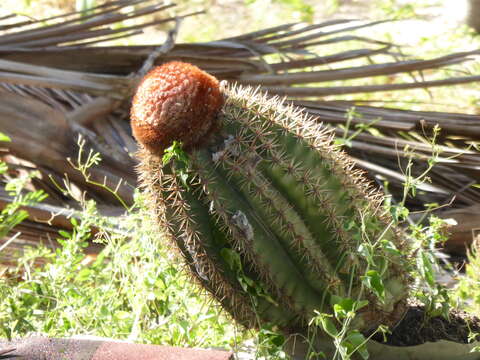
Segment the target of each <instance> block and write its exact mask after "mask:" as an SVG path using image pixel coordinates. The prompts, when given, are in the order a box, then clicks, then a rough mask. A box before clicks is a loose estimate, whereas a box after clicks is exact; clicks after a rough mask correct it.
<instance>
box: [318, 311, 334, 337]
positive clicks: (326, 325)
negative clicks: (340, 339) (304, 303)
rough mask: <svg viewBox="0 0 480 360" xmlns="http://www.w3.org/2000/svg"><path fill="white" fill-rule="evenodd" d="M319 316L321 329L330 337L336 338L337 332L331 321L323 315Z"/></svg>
mask: <svg viewBox="0 0 480 360" xmlns="http://www.w3.org/2000/svg"><path fill="white" fill-rule="evenodd" d="M320 316H321V317H320V325H322V329H323V330H324V331H325V332H326V333H327V334H328V335H330V336H331V337H337V336H338V330H337V328H336V326H335V324H334V323H333V322H332V320H330V318H329V317H328V316H327V315H325V314H321V315H320Z"/></svg>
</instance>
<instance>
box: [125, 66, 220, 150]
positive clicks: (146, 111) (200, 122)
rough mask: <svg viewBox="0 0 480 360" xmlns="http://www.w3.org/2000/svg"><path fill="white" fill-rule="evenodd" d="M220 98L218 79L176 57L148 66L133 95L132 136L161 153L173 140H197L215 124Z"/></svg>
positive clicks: (191, 143) (187, 142) (191, 142)
mask: <svg viewBox="0 0 480 360" xmlns="http://www.w3.org/2000/svg"><path fill="white" fill-rule="evenodd" d="M223 102H224V99H223V95H222V93H221V91H220V86H219V82H218V80H217V79H216V78H215V77H213V76H211V75H209V74H207V73H206V72H204V71H202V70H200V69H199V68H198V67H196V66H194V65H191V64H187V63H182V62H178V61H173V62H169V63H166V64H163V65H161V66H158V67H156V68H154V69H153V70H151V71H150V72H149V73H148V74H147V75H146V76H145V77H144V78H143V80H142V81H141V83H140V85H139V86H138V88H137V91H136V94H135V96H134V98H133V103H132V108H131V125H132V131H133V135H134V137H135V138H136V139H137V141H138V142H139V143H141V144H142V145H143V146H144V147H145V148H147V149H148V150H149V151H150V152H152V153H155V154H159V155H160V154H162V153H163V151H164V150H165V149H166V148H167V147H168V146H170V145H171V144H172V143H173V141H174V140H176V141H179V142H182V144H183V146H184V148H190V147H193V146H195V145H197V144H198V143H200V142H201V141H202V140H203V139H204V138H205V137H206V136H207V135H208V132H209V131H211V130H212V129H214V128H215V122H216V117H217V114H218V112H219V111H220V109H221V107H222V105H223Z"/></svg>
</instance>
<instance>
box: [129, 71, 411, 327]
mask: <svg viewBox="0 0 480 360" xmlns="http://www.w3.org/2000/svg"><path fill="white" fill-rule="evenodd" d="M172 64H175V66H174V67H175V72H176V73H177V70H178V69H177V68H179V69H180V70H181V69H182V66H183V65H182V64H181V63H170V64H166V65H163V66H162V67H160V68H158V69H155V70H154V71H153V73H154V75H147V78H148V77H149V76H158V74H161V73H162V71H164V72H167V73H168V72H169V71H170V70H169V69H168V67H169V66H170V67H172V66H173V65H172ZM188 66H190V65H188ZM162 68H163V69H162ZM195 69H196V68H195ZM180 70H178V71H180ZM197 70H198V69H196V70H195V71H197ZM185 71H186V72H187V73H188V72H190V71H191V68H188V67H187V68H186V69H185ZM180 72H181V71H180ZM155 74H156V75H155ZM195 74H196V73H195ZM162 76H163V75H162ZM174 77H175V76H173V77H172V76H170V75H168V76H167V75H165V76H163V79H167V80H162V81H165V82H166V84H167V85H164V86H165V87H166V88H168V89H171V88H174V89H177V90H178V91H177V93H176V94H174V95H172V98H175V97H178V98H179V99H180V100H181V101H180V102H181V103H182V106H184V107H187V109H183V110H182V111H183V112H184V114H185V115H184V116H183V118H182V119H180V120H179V116H172V121H177V122H178V121H183V122H184V123H185V124H186V125H185V128H186V129H187V130H186V131H187V133H188V134H187V135H188V136H187V135H185V134H183V133H181V131H180V130H179V132H180V133H179V134H178V139H179V140H181V141H182V142H183V144H185V143H187V145H188V146H184V147H183V150H180V149H178V148H172V147H170V148H169V149H168V151H169V154H170V155H171V154H172V151H173V152H175V151H177V153H176V154H177V156H173V158H172V159H171V161H169V162H168V163H166V162H165V161H164V160H165V157H164V156H165V151H166V145H165V144H164V142H165V141H163V140H158V139H154V140H152V137H151V136H150V135H151V133H152V131H150V130H148V134H149V136H150V137H149V141H150V142H149V143H148V144H146V145H145V144H143V146H141V149H140V151H139V158H140V165H139V174H140V181H141V184H142V186H143V187H144V189H145V192H146V193H147V199H148V200H149V202H150V207H151V210H152V213H153V216H154V218H155V219H157V221H158V224H159V231H162V233H163V234H164V235H165V236H167V237H168V238H170V239H171V240H172V241H173V242H174V243H175V244H176V245H177V246H178V248H179V249H180V251H181V253H182V254H183V256H184V258H185V260H186V262H187V264H188V266H189V268H190V271H191V273H192V274H193V275H194V277H195V279H196V280H197V281H198V282H199V283H200V284H201V285H202V286H203V287H205V288H206V289H207V290H208V291H209V292H210V293H211V294H212V295H213V296H214V297H215V298H216V299H218V301H220V303H221V304H222V305H223V307H224V308H225V309H226V310H227V311H229V312H230V313H231V314H232V315H233V317H234V318H235V319H237V320H238V321H239V322H241V323H242V324H244V325H246V326H249V327H255V326H258V325H259V324H258V321H259V320H260V321H265V322H270V323H274V324H277V325H279V326H280V327H281V328H283V329H285V330H290V331H291V330H293V329H295V330H297V329H302V328H304V327H305V325H306V324H307V322H308V321H309V319H310V318H311V317H312V316H313V315H314V311H320V312H332V309H331V306H332V305H331V304H332V301H333V299H334V298H335V296H340V297H342V298H345V297H348V298H351V299H355V300H358V299H363V300H368V305H367V306H365V307H364V308H362V309H361V310H360V313H359V314H358V315H357V317H356V322H355V326H356V327H357V328H358V329H360V330H368V329H369V328H372V327H375V326H377V325H379V324H381V323H383V324H388V325H391V324H394V323H395V322H396V321H398V320H399V318H400V317H401V316H402V314H403V312H404V311H405V308H406V296H407V293H408V283H409V278H408V275H407V274H406V271H405V261H406V259H405V258H404V257H403V256H402V255H401V252H400V251H398V250H399V249H402V248H403V247H404V244H403V242H402V237H401V236H400V234H399V232H398V231H397V229H396V228H395V227H394V226H392V222H391V220H390V219H389V217H388V216H387V215H386V214H384V210H383V207H382V202H383V196H382V195H381V194H380V193H378V192H377V191H375V190H373V189H372V188H371V186H370V184H369V183H368V182H367V181H366V180H365V179H364V177H363V175H362V173H361V172H359V171H357V170H354V169H353V164H352V162H351V161H350V160H349V159H348V158H347V156H346V155H345V154H344V153H343V152H341V151H338V150H337V149H335V147H334V146H332V133H331V132H330V131H329V130H327V129H326V128H325V127H323V126H322V125H321V124H319V123H318V121H317V120H315V119H311V118H308V117H305V116H304V115H303V114H302V111H301V109H296V108H294V107H292V106H289V105H285V104H283V103H282V101H281V100H279V99H278V98H269V97H267V96H266V95H264V94H261V93H259V92H257V91H255V90H253V89H251V88H245V87H236V86H232V87H227V86H225V87H224V88H222V89H221V91H220V92H219V94H220V93H221V96H222V99H221V101H220V99H217V100H215V101H211V102H210V103H214V104H215V106H217V105H218V104H223V106H221V109H220V106H218V107H219V110H218V113H216V114H215V115H212V112H211V111H210V110H209V111H207V112H208V114H207V117H208V119H207V120H206V121H208V122H209V124H208V125H206V126H204V125H201V126H200V125H198V123H199V119H198V118H197V117H191V115H189V114H191V113H195V114H198V113H201V111H199V110H197V109H193V110H191V109H190V108H188V107H193V108H195V107H198V106H202V101H201V100H195V99H194V100H192V101H186V100H185V99H186V98H188V96H187V95H188V94H187V95H186V94H184V93H185V92H188V91H191V89H192V88H196V87H195V86H193V85H192V84H194V83H196V82H203V81H204V80H203V79H200V80H199V78H198V77H196V75H192V76H190V77H189V76H188V74H187V75H185V76H183V75H182V78H181V79H180V80H176V79H174ZM172 79H173V80H172ZM185 79H187V80H186V81H187V82H190V84H187V85H185V86H184V85H182V84H186V82H185ZM150 80H151V79H150ZM152 81H153V80H152ZM159 81H160V80H159ZM208 81H209V84H208V86H207V88H214V90H207V91H206V92H207V93H208V94H210V93H212V92H215V91H216V90H215V89H217V87H218V83H217V82H216V80H215V79H213V78H212V79H209V80H208ZM172 82H173V83H174V84H173V85H172ZM199 86H200V85H199ZM202 86H203V85H202ZM149 91H151V89H149V88H148V86H147V88H145V87H143V88H142V85H140V87H139V90H138V93H137V96H136V98H135V99H134V105H133V107H132V127H133V128H134V134H135V135H136V137H137V139H138V140H139V142H140V143H142V137H141V134H140V132H139V131H136V132H135V129H136V128H138V124H137V123H138V122H140V123H142V116H143V115H145V114H146V113H148V114H150V115H151V111H145V103H147V104H148V106H149V108H152V106H151V101H152V100H151V99H149V98H148V92H149ZM155 91H162V85H158V84H157V85H156V86H155ZM139 94H140V95H139ZM151 97H152V98H153V99H154V100H155V98H156V97H158V96H157V95H155V94H152V95H151ZM168 101H169V102H168V104H171V103H172V102H175V99H174V100H171V99H169V100H168ZM205 106H207V107H208V108H209V109H210V108H211V106H210V105H208V104H207V105H205ZM153 108H156V109H158V108H162V104H155V106H153ZM193 118H194V120H195V121H193V120H192V119H193ZM168 121H169V119H163V120H162V123H166V122H167V123H168ZM154 122H155V121H149V123H150V124H152V123H154ZM210 122H213V123H214V124H213V125H212V124H210ZM143 123H145V122H143ZM143 123H142V124H143ZM191 124H194V125H191ZM195 124H197V125H195ZM195 126H198V127H199V129H200V130H201V131H202V138H201V139H199V136H193V137H189V136H190V135H189V134H195ZM172 127H173V125H168V128H172ZM177 128H179V127H178V125H177ZM205 129H207V130H205ZM155 131H156V133H158V134H161V133H162V131H163V130H162V129H160V130H158V129H156V130H155ZM159 136H160V135H159ZM169 136H170V138H169V139H168V140H169V143H168V145H171V144H172V143H171V140H172V137H171V134H169ZM190 139H194V141H190ZM151 144H163V146H162V147H158V148H154V147H152V146H151ZM172 149H173V150H172ZM175 149H176V150H175ZM168 151H167V152H168ZM174 155H175V154H174ZM180 155H181V156H180ZM162 158H163V159H162ZM164 162H165V164H164ZM372 272H373V273H372ZM367 274H375V275H376V277H375V278H369V277H368V275H367ZM372 284H373V285H372Z"/></svg>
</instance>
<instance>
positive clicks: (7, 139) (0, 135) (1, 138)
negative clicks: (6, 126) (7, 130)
mask: <svg viewBox="0 0 480 360" xmlns="http://www.w3.org/2000/svg"><path fill="white" fill-rule="evenodd" d="M0 141H3V142H11V141H12V139H10V137H9V136H8V135H5V134H4V133H2V132H0Z"/></svg>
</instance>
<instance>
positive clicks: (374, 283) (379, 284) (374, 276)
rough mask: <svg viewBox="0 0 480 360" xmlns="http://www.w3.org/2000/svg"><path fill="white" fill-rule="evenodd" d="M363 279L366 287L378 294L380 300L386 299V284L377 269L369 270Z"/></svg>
mask: <svg viewBox="0 0 480 360" xmlns="http://www.w3.org/2000/svg"><path fill="white" fill-rule="evenodd" d="M362 281H363V283H364V284H365V286H366V287H368V288H369V289H370V290H372V291H373V292H374V293H375V295H377V296H378V298H379V299H380V301H382V302H383V301H385V286H384V285H383V280H382V278H381V277H380V274H379V273H378V272H377V271H376V270H369V271H367V273H366V274H365V275H364V276H362Z"/></svg>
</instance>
